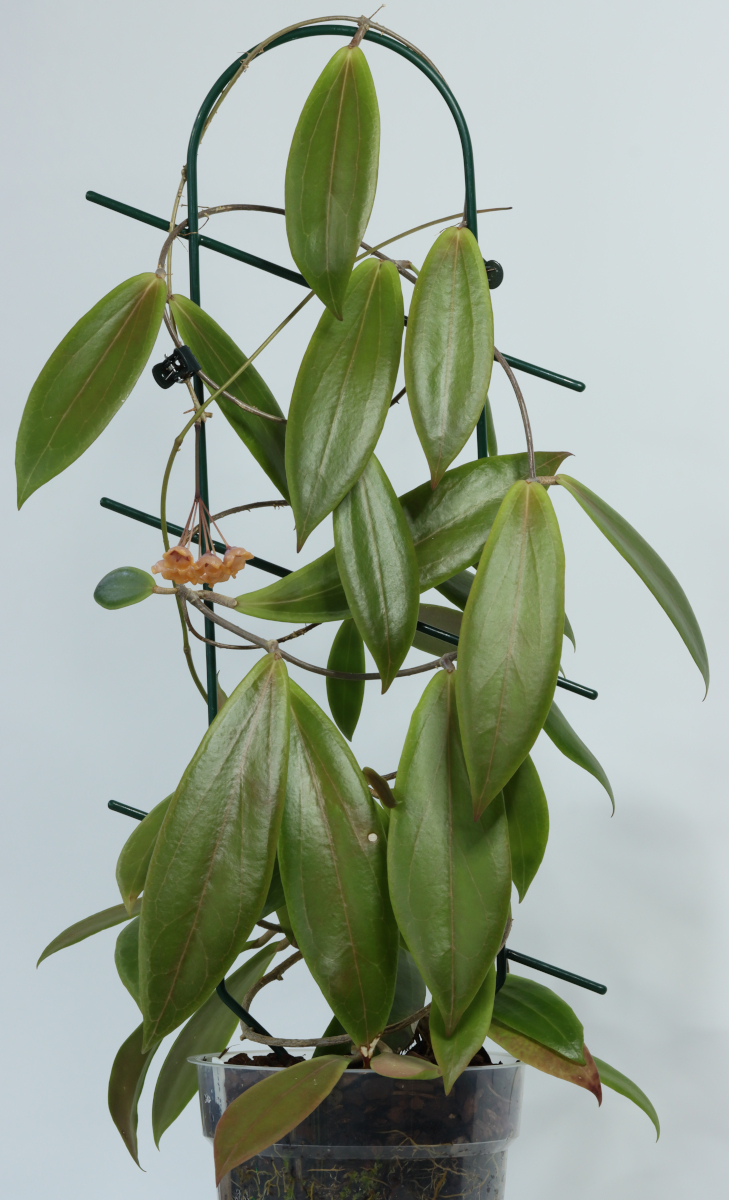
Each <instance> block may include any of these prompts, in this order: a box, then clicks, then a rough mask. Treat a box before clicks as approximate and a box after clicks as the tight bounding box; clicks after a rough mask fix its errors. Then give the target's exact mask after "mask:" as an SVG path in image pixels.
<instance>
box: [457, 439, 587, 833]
mask: <svg viewBox="0 0 729 1200" xmlns="http://www.w3.org/2000/svg"><path fill="white" fill-rule="evenodd" d="M486 461H487V462H491V461H492V460H491V459H487V460H486ZM563 628H564V550H563V548H562V539H561V537H560V533H559V526H558V524H557V518H556V517H555V515H554V509H553V508H552V502H551V500H550V499H549V496H548V495H547V491H546V488H543V487H542V485H541V484H539V483H524V482H518V483H515V484H512V486H511V488H510V489H509V492H508V494H507V496H506V498H505V499H504V501H503V503H502V505H501V508H500V509H499V512H498V516H497V518H496V520H495V521H494V525H493V528H492V530H491V533H490V535H489V540H488V542H487V543H486V547H485V549H484V552H483V554H482V555H481V562H480V564H479V568H478V572H477V574H476V579H475V581H474V584H473V587H472V588H471V594H470V596H469V598H468V603H467V605H466V610H465V612H464V614H463V625H462V627H461V640H460V643H459V647H458V671H457V672H456V694H457V696H458V712H459V716H460V720H461V731H462V733H463V748H464V751H465V755H466V763H467V766H468V774H469V777H470V780H471V792H472V795H473V810H474V814H475V816H476V817H479V816H480V815H481V813H482V812H483V811H484V809H485V808H486V807H487V806H488V805H489V804H490V803H491V801H492V800H493V799H494V797H495V796H498V795H499V793H500V792H501V789H502V788H503V786H504V784H505V783H507V782H508V780H509V779H510V778H511V776H512V775H513V774H514V771H515V770H516V768H517V767H518V766H519V764H520V763H522V762H523V761H524V759H525V758H526V756H527V754H528V753H529V751H530V750H531V748H532V746H533V745H534V742H535V741H536V739H537V736H538V734H539V731H540V729H541V728H542V726H543V725H544V722H545V720H546V719H547V713H548V712H549V706H550V704H551V703H552V696H553V695H554V688H555V685H556V682H557V672H558V669H559V655H560V650H561V648H562V630H563Z"/></svg>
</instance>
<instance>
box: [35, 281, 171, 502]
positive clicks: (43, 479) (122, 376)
mask: <svg viewBox="0 0 729 1200" xmlns="http://www.w3.org/2000/svg"><path fill="white" fill-rule="evenodd" d="M166 292H167V287H166V284H165V281H164V279H160V278H159V276H157V275H155V274H153V273H151V272H145V274H143V275H135V276H134V278H133V279H127V280H126V282H125V283H121V284H120V285H119V287H117V288H114V290H113V291H112V292H109V293H108V295H106V296H104V298H103V300H100V301H99V303H98V304H95V305H94V307H93V308H92V309H90V310H89V312H87V313H86V315H85V316H83V317H82V318H81V320H80V321H78V322H77V323H76V324H75V325H74V327H73V329H72V330H71V331H70V332H69V333H67V334H66V336H65V338H64V339H63V341H62V342H61V343H60V345H58V346H57V347H56V349H55V350H54V351H53V354H52V355H51V357H50V358H49V359H48V362H47V363H46V365H45V366H44V368H43V370H42V371H41V373H40V375H39V376H38V378H37V379H36V381H35V383H34V384H33V387H32V389H31V393H30V395H29V396H28V400H27V402H26V405H25V410H24V412H23V418H22V420H21V422H20V429H19V430H18V442H17V446H16V450H15V470H16V474H17V477H18V508H21V507H22V505H23V504H24V503H25V501H26V500H27V499H28V497H29V496H31V495H32V494H33V492H35V491H37V490H38V488H39V487H42V485H43V484H44V483H48V480H49V479H53V477H54V476H55V475H59V474H60V473H61V471H65V469H66V467H70V465H71V463H72V462H75V461H76V459H77V458H80V456H81V455H82V454H83V452H84V450H88V448H89V446H90V445H91V444H92V443H93V442H95V441H96V439H97V437H98V436H99V434H100V433H102V432H103V431H104V429H106V426H107V425H108V424H109V421H110V420H111V419H112V417H113V416H114V415H115V414H116V413H117V412H118V411H119V409H120V408H121V406H122V404H123V403H124V401H125V400H126V398H127V396H128V395H129V393H130V392H131V390H132V388H133V387H134V385H135V383H136V382H137V380H138V379H139V376H140V375H141V373H142V371H143V370H144V368H145V366H146V365H147V359H148V358H149V356H150V354H151V353H152V347H153V346H154V343H155V341H156V340H157V334H158V333H159V327H160V325H161V324H162V314H163V312H164V305H165V296H166Z"/></svg>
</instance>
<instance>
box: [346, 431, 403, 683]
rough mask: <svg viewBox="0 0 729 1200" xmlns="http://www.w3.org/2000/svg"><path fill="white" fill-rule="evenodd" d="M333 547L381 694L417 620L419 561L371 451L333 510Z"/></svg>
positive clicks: (396, 500)
mask: <svg viewBox="0 0 729 1200" xmlns="http://www.w3.org/2000/svg"><path fill="white" fill-rule="evenodd" d="M334 550H335V553H336V556H337V566H338V567H339V576H340V578H341V580H342V586H343V588H344V594H345V596H346V597H347V603H348V605H349V611H350V612H351V614H352V616H353V617H354V620H355V623H356V625H357V628H358V629H359V631H360V633H361V634H362V637H363V638H364V641H365V645H366V646H367V648H368V650H369V652H370V654H371V655H372V657H373V658H374V660H375V662H376V663H377V669H378V671H379V672H380V675H381V676H382V690H383V692H386V691H387V689H388V688H389V686H390V684H391V683H392V681H393V679H394V678H395V676H396V674H397V672H398V671H399V669H400V667H401V666H402V663H403V659H404V658H405V655H406V654H407V652H408V650H409V649H410V646H411V645H412V641H413V637H414V636H415V626H416V625H417V621H418V596H419V588H418V563H417V559H416V557H415V549H414V547H413V541H412V538H411V537H410V531H409V529H408V525H407V521H406V520H405V516H404V514H403V511H402V509H401V507H400V505H399V503H398V499H397V496H396V495H395V492H394V491H393V488H392V484H391V483H390V480H389V479H388V478H387V475H386V474H385V472H384V471H383V469H382V467H381V466H380V464H379V462H378V461H377V459H376V458H375V456H374V454H373V455H372V457H371V458H370V461H369V462H368V464H367V466H366V467H365V469H364V471H363V472H362V474H361V475H360V477H359V479H358V480H357V482H356V484H355V485H354V487H353V488H352V490H351V492H349V494H348V495H347V496H345V497H344V499H343V500H342V502H341V504H339V505H338V506H337V508H336V509H335V510H334Z"/></svg>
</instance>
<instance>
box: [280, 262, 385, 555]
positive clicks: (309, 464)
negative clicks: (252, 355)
mask: <svg viewBox="0 0 729 1200" xmlns="http://www.w3.org/2000/svg"><path fill="white" fill-rule="evenodd" d="M402 330H403V300H402V288H401V286H400V276H399V275H398V273H397V267H396V266H395V264H394V263H392V262H379V261H378V260H377V259H373V258H370V259H367V260H366V261H365V262H363V263H362V264H361V265H360V266H359V267H357V269H356V271H354V272H353V274H352V276H351V279H350V282H349V287H348V288H347V295H346V298H345V301H344V316H343V319H342V320H341V321H338V320H337V319H336V317H334V316H333V315H332V313H331V312H329V311H328V310H327V311H326V312H325V313H324V314H323V315H322V317H321V320H320V321H319V324H318V325H317V327H316V329H315V331H314V336H313V337H312V339H311V341H310V342H309V345H308V347H307V349H306V353H305V354H304V357H303V360H302V363H301V366H300V367H299V373H298V375H297V376H296V383H295V384H294V391H293V395H292V397H291V407H290V409H289V416H288V425H287V427H286V434H287V441H286V475H287V478H288V481H289V488H290V491H291V506H292V508H293V510H294V517H295V519H296V532H297V538H298V542H297V549H298V550H300V549H301V547H302V546H303V545H304V542H305V541H306V539H307V538H308V536H309V534H310V533H311V531H312V530H313V529H315V528H316V526H317V525H318V524H319V523H320V522H321V521H323V520H324V518H325V517H326V516H328V514H329V513H330V512H331V511H332V510H333V509H334V508H336V506H337V504H339V502H340V500H342V499H343V498H344V497H345V496H346V494H347V492H348V491H349V489H350V488H351V487H352V486H353V485H354V484H355V483H356V482H357V480H358V479H359V477H360V475H361V474H362V471H363V470H364V468H365V466H366V465H367V462H368V460H369V458H370V455H371V454H372V451H373V450H374V448H375V446H376V445H377V441H378V438H379V436H380V434H381V432H382V427H383V425H384V424H385V417H386V416H387V411H388V409H389V407H390V401H391V400H392V393H393V390H394V387H395V380H396V379H397V372H398V367H399V365H400V348H401V345H402Z"/></svg>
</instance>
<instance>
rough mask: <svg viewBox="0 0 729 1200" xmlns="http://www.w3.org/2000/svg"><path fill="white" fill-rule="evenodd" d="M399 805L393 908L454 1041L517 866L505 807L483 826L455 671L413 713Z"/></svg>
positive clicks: (392, 860) (392, 838)
mask: <svg viewBox="0 0 729 1200" xmlns="http://www.w3.org/2000/svg"><path fill="white" fill-rule="evenodd" d="M456 675H457V672H456ZM395 799H396V801H397V807H396V808H394V809H393V810H392V812H391V813H390V834H389V837H388V860H387V861H388V877H389V881H390V895H391V897H392V905H393V908H394V910H395V916H396V918H397V923H398V925H399V927H400V929H401V930H402V932H403V935H404V937H405V940H406V942H407V944H408V948H409V949H410V951H411V953H412V955H413V958H414V959H415V962H416V963H417V965H418V969H419V971H420V973H421V975H422V976H423V979H424V980H425V982H426V984H427V986H428V988H429V989H430V992H431V994H432V996H433V999H434V1000H435V1002H436V1004H437V1005H438V1008H439V1009H440V1012H441V1014H442V1016H443V1023H444V1028H445V1030H446V1036H448V1037H450V1036H451V1035H452V1033H453V1031H454V1029H455V1028H456V1026H457V1024H458V1022H459V1021H460V1019H461V1017H462V1016H463V1014H464V1012H465V1011H466V1009H467V1008H468V1006H469V1004H470V1003H471V1001H472V1000H473V999H474V997H475V995H476V993H477V992H478V990H479V988H480V987H481V984H482V983H483V980H484V977H485V975H486V972H487V971H488V970H489V968H490V966H491V964H492V963H493V961H494V958H495V957H496V952H497V951H498V949H499V945H500V944H501V938H502V935H503V932H504V926H505V925H506V919H507V916H508V912H509V895H510V892H511V865H510V861H509V833H508V828H507V824H506V814H505V812H504V806H503V803H502V801H501V800H497V801H495V802H494V803H493V804H492V805H491V807H490V808H489V809H488V810H487V811H486V813H484V815H483V816H482V817H481V818H480V820H479V821H478V822H477V823H475V824H474V820H473V812H472V807H471V793H470V788H469V783H468V775H467V774H466V765H465V762H464V758H463V749H462V746H461V739H460V734H459V729H458V718H457V714H456V698H455V677H454V675H449V674H447V673H446V672H445V671H438V672H437V673H436V675H435V678H434V679H432V680H431V682H430V683H429V684H428V686H427V688H426V689H425V691H424V693H423V695H422V697H421V699H420V702H419V704H418V706H417V708H416V709H415V712H414V713H413V716H412V719H411V721H410V728H409V729H408V734H407V738H406V739H405V746H404V748H403V752H402V757H401V759H400V765H399V767H398V771H397V780H396V784H395Z"/></svg>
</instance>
